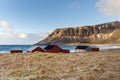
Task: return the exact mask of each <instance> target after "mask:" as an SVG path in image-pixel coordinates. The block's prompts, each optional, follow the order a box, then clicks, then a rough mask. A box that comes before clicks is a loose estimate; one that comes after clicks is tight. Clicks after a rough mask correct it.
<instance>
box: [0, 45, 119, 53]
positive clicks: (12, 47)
mask: <svg viewBox="0 0 120 80" xmlns="http://www.w3.org/2000/svg"><path fill="white" fill-rule="evenodd" d="M32 46H35V45H0V53H10V50H15V49H20V50H23V51H24V52H26V51H27V50H28V49H29V48H31V47H32ZM38 46H40V47H41V48H44V47H46V45H38ZM60 47H61V48H63V49H68V50H70V52H74V51H75V48H76V46H60ZM96 47H98V48H100V50H103V49H115V48H120V46H96Z"/></svg>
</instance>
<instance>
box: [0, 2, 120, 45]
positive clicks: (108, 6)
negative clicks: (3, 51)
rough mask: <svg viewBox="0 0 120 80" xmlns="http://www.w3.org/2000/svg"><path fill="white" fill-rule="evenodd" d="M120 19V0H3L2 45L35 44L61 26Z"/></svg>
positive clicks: (0, 5) (0, 10)
mask: <svg viewBox="0 0 120 80" xmlns="http://www.w3.org/2000/svg"><path fill="white" fill-rule="evenodd" d="M116 20H120V0H0V45H4V44H5V45H6V44H34V43H37V42H38V41H40V40H42V39H44V38H46V37H47V36H48V35H49V34H50V33H51V32H52V31H54V30H55V29H57V28H65V27H75V26H84V25H94V24H100V23H105V22H111V21H116Z"/></svg>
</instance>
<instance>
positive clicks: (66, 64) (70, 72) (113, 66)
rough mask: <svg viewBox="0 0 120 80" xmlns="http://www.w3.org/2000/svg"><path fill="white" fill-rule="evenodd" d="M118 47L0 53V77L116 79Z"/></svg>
mask: <svg viewBox="0 0 120 80" xmlns="http://www.w3.org/2000/svg"><path fill="white" fill-rule="evenodd" d="M119 79H120V50H108V51H101V52H88V53H87V54H81V53H74V54H62V53H60V54H50V53H38V52H36V53H31V54H14V55H13V54H0V80H119Z"/></svg>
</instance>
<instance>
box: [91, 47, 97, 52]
mask: <svg viewBox="0 0 120 80" xmlns="http://www.w3.org/2000/svg"><path fill="white" fill-rule="evenodd" d="M91 51H99V48H91Z"/></svg>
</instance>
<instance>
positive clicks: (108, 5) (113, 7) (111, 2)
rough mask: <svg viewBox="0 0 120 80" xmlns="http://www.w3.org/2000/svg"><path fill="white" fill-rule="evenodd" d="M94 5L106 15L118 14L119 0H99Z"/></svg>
mask: <svg viewBox="0 0 120 80" xmlns="http://www.w3.org/2000/svg"><path fill="white" fill-rule="evenodd" d="M96 5H97V7H98V8H99V10H100V11H101V12H102V13H104V14H106V15H109V16H114V15H120V0H100V1H99V2H97V4H96Z"/></svg>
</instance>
